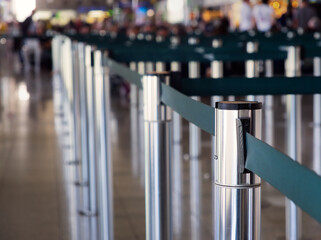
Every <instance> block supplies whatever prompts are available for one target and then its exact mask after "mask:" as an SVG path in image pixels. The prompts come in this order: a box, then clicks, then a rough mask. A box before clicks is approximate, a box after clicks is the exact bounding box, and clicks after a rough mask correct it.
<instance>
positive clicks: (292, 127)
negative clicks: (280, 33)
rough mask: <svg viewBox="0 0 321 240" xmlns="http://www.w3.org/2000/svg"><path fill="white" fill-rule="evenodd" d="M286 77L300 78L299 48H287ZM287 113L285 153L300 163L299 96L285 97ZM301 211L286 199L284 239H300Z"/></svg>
mask: <svg viewBox="0 0 321 240" xmlns="http://www.w3.org/2000/svg"><path fill="white" fill-rule="evenodd" d="M285 64H286V65H285V69H286V76H287V77H295V76H300V75H301V71H300V69H301V68H300V48H299V47H295V46H290V47H288V57H287V59H286V62H285ZM286 101H287V104H286V112H287V126H288V128H287V153H288V155H289V156H290V157H291V158H292V159H294V160H295V161H297V162H299V163H301V162H302V160H301V157H302V153H301V125H302V123H301V95H287V96H286ZM301 225H302V223H301V210H300V209H299V208H298V207H297V206H296V205H295V204H294V203H293V202H292V201H290V200H289V199H286V239H287V240H298V239H300V238H301V237H302V232H301Z"/></svg>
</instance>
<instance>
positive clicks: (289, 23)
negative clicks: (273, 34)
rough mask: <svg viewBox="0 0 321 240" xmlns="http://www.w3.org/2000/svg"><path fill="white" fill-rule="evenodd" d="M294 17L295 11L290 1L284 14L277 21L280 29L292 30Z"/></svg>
mask: <svg viewBox="0 0 321 240" xmlns="http://www.w3.org/2000/svg"><path fill="white" fill-rule="evenodd" d="M294 15H295V9H294V8H293V6H292V1H289V3H288V6H287V10H286V12H285V13H284V14H282V16H281V17H280V18H279V19H278V24H279V25H280V27H287V28H293V25H294Z"/></svg>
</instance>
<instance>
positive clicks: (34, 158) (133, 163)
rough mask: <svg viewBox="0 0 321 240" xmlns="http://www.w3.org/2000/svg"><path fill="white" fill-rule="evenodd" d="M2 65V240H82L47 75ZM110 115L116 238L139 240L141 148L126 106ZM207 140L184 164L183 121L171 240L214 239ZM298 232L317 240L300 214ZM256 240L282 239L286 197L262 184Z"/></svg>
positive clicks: (307, 139) (307, 147)
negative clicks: (68, 192)
mask: <svg viewBox="0 0 321 240" xmlns="http://www.w3.org/2000/svg"><path fill="white" fill-rule="evenodd" d="M2 55H3V53H2ZM1 59H2V60H1V62H0V69H1V72H0V74H1V82H0V83H1V118H0V119H1V122H0V213H1V217H0V239H1V240H29V239H30V240H38V239H39V240H51V239H53V240H65V239H67V240H69V239H77V238H78V239H82V238H83V237H81V236H78V237H76V238H72V236H75V235H73V234H72V233H73V232H74V231H73V230H74V228H72V227H70V222H73V221H71V220H72V216H71V215H70V210H68V207H67V203H68V198H67V196H66V194H65V189H66V188H65V185H64V181H63V171H62V165H63V162H62V158H61V153H62V152H63V150H62V149H61V147H60V146H61V142H60V140H59V138H58V137H57V136H60V134H57V132H56V131H55V120H54V117H55V114H54V104H53V100H52V82H51V80H52V76H51V75H50V73H48V72H41V73H40V74H35V73H30V74H25V73H21V72H20V73H15V71H14V69H13V66H14V64H13V62H12V60H11V57H10V56H9V55H8V56H7V55H5V56H1ZM3 59H6V61H4V60H3ZM203 100H204V101H206V102H207V101H208V100H207V99H203ZM274 100H275V105H274V106H275V107H274V114H275V115H274V120H275V121H274V127H275V143H274V145H275V146H276V147H277V148H278V149H279V150H281V151H284V146H285V143H284V139H285V126H286V123H285V105H284V104H283V102H282V98H281V97H280V96H277V97H275V98H274ZM302 103H303V114H302V116H303V131H302V139H303V146H302V150H303V164H304V165H306V166H308V167H312V161H311V159H312V153H313V125H312V96H304V97H303V99H302ZM112 110H113V114H112V124H111V126H112V146H113V148H112V156H113V182H114V229H115V239H116V240H125V239H126V240H134V239H137V240H138V239H141V240H143V239H145V215H144V214H145V212H144V164H143V159H142V157H141V156H139V153H140V152H141V150H140V149H137V148H136V147H135V146H137V144H138V142H137V140H136V141H135V142H133V144H132V142H131V134H134V131H133V130H134V129H131V119H130V108H129V104H128V101H126V100H122V99H121V98H119V97H113V99H112ZM264 117H265V116H263V119H264ZM264 126H265V124H264ZM263 129H264V128H263ZM263 132H264V131H263ZM263 139H265V135H264V134H263ZM210 141H211V139H210V136H209V135H208V134H206V133H203V132H202V154H201V157H200V159H199V160H198V161H195V160H190V159H189V158H188V124H187V123H186V122H184V125H183V142H182V144H181V145H179V144H178V145H174V146H173V151H174V154H175V156H174V157H173V161H172V168H173V182H172V187H173V232H174V239H177V240H179V239H184V240H188V239H193V240H198V239H204V240H207V239H213V231H212V229H213V227H212V225H213V224H212V220H213V217H212V216H213V212H212V182H211V181H212V178H211V159H210V157H211V149H210V147H211V142H210ZM318 147H320V146H318ZM135 153H137V154H135ZM135 156H136V157H135ZM316 191H317V190H316ZM302 231H303V236H304V238H303V239H306V240H308V239H309V240H317V239H321V225H320V224H319V223H317V222H316V221H314V220H313V219H312V218H311V217H309V216H307V215H306V214H305V213H303V228H302ZM78 239H77V240H78ZM262 239H265V240H274V239H278V240H282V239H285V204H284V197H283V196H282V195H281V194H280V193H279V192H278V191H276V190H275V189H273V188H272V187H271V186H269V185H268V184H266V183H263V188H262Z"/></svg>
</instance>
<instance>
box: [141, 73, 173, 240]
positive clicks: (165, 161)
mask: <svg viewBox="0 0 321 240" xmlns="http://www.w3.org/2000/svg"><path fill="white" fill-rule="evenodd" d="M142 82H143V88H144V90H145V91H144V122H145V178H146V179H145V199H146V200H145V205H146V208H145V209H146V213H145V214H146V239H147V240H163V239H164V240H170V239H172V213H171V210H172V207H171V194H172V193H171V161H170V159H171V151H170V146H171V142H172V141H171V128H172V123H171V119H172V113H171V109H170V108H169V107H167V106H165V105H164V104H162V103H161V100H160V90H161V87H160V85H161V83H162V82H163V83H167V84H168V83H169V78H168V75H167V74H162V75H145V76H144V77H143V79H142Z"/></svg>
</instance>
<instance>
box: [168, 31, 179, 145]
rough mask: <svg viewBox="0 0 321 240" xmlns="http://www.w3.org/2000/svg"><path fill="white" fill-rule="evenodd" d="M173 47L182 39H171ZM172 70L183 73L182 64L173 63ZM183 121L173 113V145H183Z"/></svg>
mask: <svg viewBox="0 0 321 240" xmlns="http://www.w3.org/2000/svg"><path fill="white" fill-rule="evenodd" d="M170 41H171V45H172V46H173V47H177V46H178V45H179V44H180V38H179V37H177V36H173V37H171V39H170ZM170 68H171V71H172V72H181V71H182V66H181V63H180V62H176V61H174V62H171V63H170ZM181 125H182V119H181V116H180V115H179V114H178V113H177V112H175V111H174V112H173V143H174V144H179V145H180V144H181V141H182V127H181Z"/></svg>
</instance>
